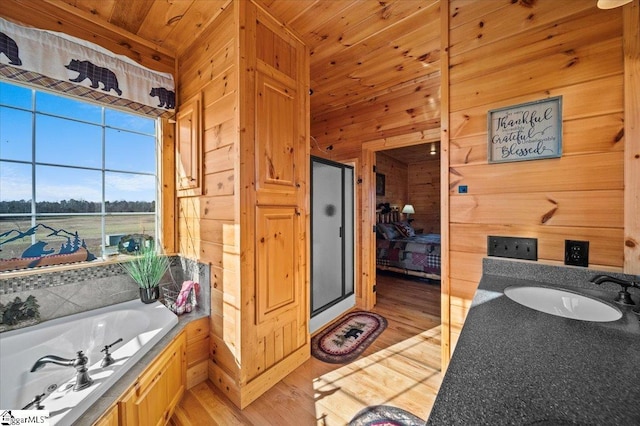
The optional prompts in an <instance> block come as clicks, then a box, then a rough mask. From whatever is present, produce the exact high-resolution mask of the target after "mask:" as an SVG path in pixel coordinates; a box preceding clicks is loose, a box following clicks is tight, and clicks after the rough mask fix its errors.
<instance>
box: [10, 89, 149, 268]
mask: <svg viewBox="0 0 640 426" xmlns="http://www.w3.org/2000/svg"><path fill="white" fill-rule="evenodd" d="M156 129H157V120H156V119H153V118H149V117H145V116H140V115H135V114H132V113H127V112H122V111H119V110H114V109H110V108H108V107H105V106H102V105H98V104H92V103H88V102H85V101H80V100H76V99H72V98H67V97H64V96H60V95H57V94H52V93H48V92H44V91H40V90H36V89H32V88H27V87H24V86H18V85H15V84H10V83H7V82H4V81H0V271H3V270H4V271H6V270H12V269H22V268H29V267H33V266H44V265H50V264H57V263H69V262H77V261H79V260H78V259H80V260H94V259H97V258H103V259H104V258H106V257H108V256H110V255H114V254H118V253H126V252H127V251H131V250H132V249H133V248H134V246H135V245H136V244H139V243H140V242H148V241H152V240H155V239H156V234H157V228H158V224H157V215H156V205H157V193H158V190H157V188H158V179H157V153H158V151H157V149H158V148H157V147H158V143H157V141H158V137H157V131H156ZM123 237H124V238H123ZM85 252H86V253H87V258H86V259H84V258H82V255H83V254H84V253H85ZM74 253H75V254H76V256H71V254H74Z"/></svg>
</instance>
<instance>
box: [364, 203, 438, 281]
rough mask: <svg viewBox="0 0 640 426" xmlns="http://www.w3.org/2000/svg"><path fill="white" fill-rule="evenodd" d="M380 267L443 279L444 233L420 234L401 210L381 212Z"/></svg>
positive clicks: (379, 222) (379, 230) (377, 257)
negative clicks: (441, 238) (441, 242)
mask: <svg viewBox="0 0 640 426" xmlns="http://www.w3.org/2000/svg"><path fill="white" fill-rule="evenodd" d="M376 235H377V238H376V267H377V268H378V269H381V270H386V271H393V272H399V273H403V274H407V275H414V276H418V277H423V278H430V279H435V280H439V279H440V235H439V234H420V233H415V230H414V229H413V228H412V227H411V225H409V223H408V222H406V221H401V220H399V214H398V212H391V213H385V214H380V213H378V214H377V220H376Z"/></svg>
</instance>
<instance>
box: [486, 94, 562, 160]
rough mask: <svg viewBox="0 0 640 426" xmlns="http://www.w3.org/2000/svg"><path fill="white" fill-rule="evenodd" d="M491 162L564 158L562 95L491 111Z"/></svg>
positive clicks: (489, 146) (489, 156) (489, 114)
mask: <svg viewBox="0 0 640 426" xmlns="http://www.w3.org/2000/svg"><path fill="white" fill-rule="evenodd" d="M487 121H488V123H487V125H488V130H489V132H488V135H489V140H488V160H489V163H504V162H508V161H526V160H538V159H544V158H558V157H561V156H562V96H556V97H553V98H548V99H542V100H539V101H535V102H528V103H524V104H520V105H513V106H508V107H505V108H500V109H494V110H490V111H489V113H488V117H487Z"/></svg>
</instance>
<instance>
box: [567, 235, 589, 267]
mask: <svg viewBox="0 0 640 426" xmlns="http://www.w3.org/2000/svg"><path fill="white" fill-rule="evenodd" d="M564 264H565V265H573V266H589V241H574V240H564Z"/></svg>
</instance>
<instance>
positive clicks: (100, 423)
mask: <svg viewBox="0 0 640 426" xmlns="http://www.w3.org/2000/svg"><path fill="white" fill-rule="evenodd" d="M119 424H120V423H119V421H118V406H117V405H114V406H113V407H111V408H110V409H109V410H108V411H107V412H106V413H104V414H103V415H102V417H100V418H99V419H98V420H96V422H95V423H94V424H93V426H118V425H119Z"/></svg>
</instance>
